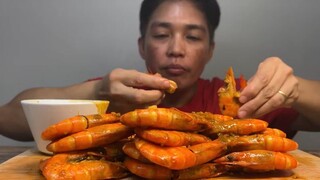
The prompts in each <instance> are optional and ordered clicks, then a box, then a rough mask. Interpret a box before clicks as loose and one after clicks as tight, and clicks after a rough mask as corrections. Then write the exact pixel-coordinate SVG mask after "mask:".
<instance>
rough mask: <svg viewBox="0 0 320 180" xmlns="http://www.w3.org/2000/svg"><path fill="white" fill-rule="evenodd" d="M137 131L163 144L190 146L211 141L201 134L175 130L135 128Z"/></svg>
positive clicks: (138, 133) (144, 136)
mask: <svg viewBox="0 0 320 180" xmlns="http://www.w3.org/2000/svg"><path fill="white" fill-rule="evenodd" d="M135 133H136V134H137V135H138V136H139V137H141V138H143V139H145V140H148V141H150V142H153V143H156V144H159V145H161V146H172V147H175V146H189V145H195V144H200V143H204V142H209V141H211V139H210V138H208V137H206V136H204V135H201V134H196V133H190V132H182V131H173V130H158V129H135Z"/></svg>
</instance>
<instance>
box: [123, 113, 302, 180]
mask: <svg viewBox="0 0 320 180" xmlns="http://www.w3.org/2000/svg"><path fill="white" fill-rule="evenodd" d="M120 122H122V123H123V124H125V125H127V126H129V127H132V128H134V132H135V136H134V138H133V139H132V141H130V142H127V143H125V145H124V146H123V152H124V153H125V154H126V155H127V156H126V157H125V160H124V165H125V167H126V168H127V169H128V170H129V171H130V172H131V173H133V174H135V175H137V176H139V177H142V178H146V179H201V178H212V177H217V176H220V175H223V174H226V173H228V172H234V171H241V172H266V171H272V170H288V169H293V168H296V167H297V161H296V159H295V158H294V157H293V156H291V155H290V154H288V153H287V152H288V151H292V150H295V149H297V148H298V144H297V143H296V142H295V141H293V140H291V139H288V138H286V137H285V133H284V132H282V131H280V130H278V129H271V128H268V123H267V122H265V121H262V120H259V119H241V120H240V119H234V118H233V117H231V116H226V115H219V114H212V113H209V112H194V113H186V112H182V111H179V110H177V109H174V108H157V107H150V108H148V109H137V110H135V111H132V112H128V113H126V114H123V115H122V116H121V117H120Z"/></svg>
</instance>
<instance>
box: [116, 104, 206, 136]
mask: <svg viewBox="0 0 320 180" xmlns="http://www.w3.org/2000/svg"><path fill="white" fill-rule="evenodd" d="M120 122H122V123H123V124H125V125H127V126H130V127H142V128H158V129H169V130H181V131H200V130H203V129H205V128H206V127H207V125H208V123H207V122H206V121H204V120H203V119H200V118H197V116H194V115H192V114H191V113H186V112H183V111H180V110H178V109H175V108H157V107H149V108H147V109H136V110H134V111H131V112H128V113H125V114H123V115H122V116H121V117H120Z"/></svg>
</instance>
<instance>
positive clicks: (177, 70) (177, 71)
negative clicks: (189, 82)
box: [164, 64, 186, 76]
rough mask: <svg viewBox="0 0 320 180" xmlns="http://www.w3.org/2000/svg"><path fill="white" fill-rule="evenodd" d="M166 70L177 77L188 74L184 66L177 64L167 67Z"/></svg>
mask: <svg viewBox="0 0 320 180" xmlns="http://www.w3.org/2000/svg"><path fill="white" fill-rule="evenodd" d="M164 69H165V71H166V72H167V73H168V74H170V75H175V76H177V75H181V74H183V73H185V72H186V69H185V68H184V67H183V66H181V65H177V64H172V65H169V66H166V67H165V68H164Z"/></svg>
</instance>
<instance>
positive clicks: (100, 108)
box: [93, 101, 110, 114]
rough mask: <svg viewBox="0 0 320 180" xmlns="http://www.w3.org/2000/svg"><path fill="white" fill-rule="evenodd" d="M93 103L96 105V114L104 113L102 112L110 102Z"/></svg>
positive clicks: (104, 111)
mask: <svg viewBox="0 0 320 180" xmlns="http://www.w3.org/2000/svg"><path fill="white" fill-rule="evenodd" d="M93 103H94V104H95V105H96V107H97V112H98V114H104V113H106V111H107V109H108V107H109V103H110V102H109V101H94V102H93Z"/></svg>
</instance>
